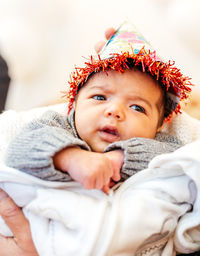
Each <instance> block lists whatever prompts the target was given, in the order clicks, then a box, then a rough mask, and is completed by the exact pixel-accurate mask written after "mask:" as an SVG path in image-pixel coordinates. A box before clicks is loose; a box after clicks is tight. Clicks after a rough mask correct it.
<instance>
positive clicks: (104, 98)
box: [92, 95, 106, 100]
mask: <svg viewBox="0 0 200 256" xmlns="http://www.w3.org/2000/svg"><path fill="white" fill-rule="evenodd" d="M92 98H93V99H95V100H106V97H105V96H103V95H94V96H93V97H92Z"/></svg>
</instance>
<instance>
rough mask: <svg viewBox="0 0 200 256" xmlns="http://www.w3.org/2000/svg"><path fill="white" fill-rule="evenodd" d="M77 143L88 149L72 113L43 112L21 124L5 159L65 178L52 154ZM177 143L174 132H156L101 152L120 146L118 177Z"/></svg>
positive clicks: (46, 177) (144, 165)
mask: <svg viewBox="0 0 200 256" xmlns="http://www.w3.org/2000/svg"><path fill="white" fill-rule="evenodd" d="M71 146H79V147H81V148H83V149H85V150H88V151H91V149H90V147H89V145H87V143H86V142H84V141H83V140H81V139H80V138H79V136H78V134H77V132H76V129H75V126H74V113H73V112H72V114H71V115H70V116H69V118H67V117H64V116H62V115H60V114H59V113H57V112H55V111H47V112H45V113H44V114H43V115H42V117H41V118H37V119H35V120H33V121H32V122H30V123H29V124H28V125H27V126H25V128H24V129H22V131H21V132H20V133H19V134H17V136H15V138H14V139H13V140H12V141H11V143H10V144H9V146H8V149H7V152H6V155H5V163H6V164H7V166H9V167H13V168H15V169H18V170H20V171H22V172H25V173H28V174H31V175H33V176H35V177H38V178H41V179H44V180H49V181H69V180H71V178H70V176H69V175H68V174H67V173H64V172H62V171H59V170H56V169H55V167H54V165H53V161H52V157H53V156H54V155H55V154H56V152H58V151H60V150H62V149H63V148H67V147H71ZM180 146H181V142H180V141H179V140H178V139H177V138H176V137H174V136H171V135H168V134H165V133H158V134H157V135H156V139H155V140H153V139H147V138H131V139H129V140H126V141H117V142H115V143H112V144H110V145H109V146H108V147H106V148H105V152H108V151H111V150H115V149H122V150H123V151H124V163H123V166H122V168H121V177H122V180H123V181H124V180H126V179H127V178H129V177H130V176H132V175H133V174H135V173H136V172H138V171H140V170H143V169H145V168H147V167H148V163H149V162H150V161H151V160H152V159H153V158H154V157H155V156H156V155H159V154H163V153H169V152H172V151H174V150H176V149H178V148H179V147H180Z"/></svg>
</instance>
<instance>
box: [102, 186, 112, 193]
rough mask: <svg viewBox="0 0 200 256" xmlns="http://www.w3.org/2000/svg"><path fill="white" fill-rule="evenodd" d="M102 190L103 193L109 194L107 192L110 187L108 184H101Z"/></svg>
mask: <svg viewBox="0 0 200 256" xmlns="http://www.w3.org/2000/svg"><path fill="white" fill-rule="evenodd" d="M102 191H103V192H104V193H105V194H107V195H108V194H109V192H110V188H109V186H108V185H104V186H103V188H102Z"/></svg>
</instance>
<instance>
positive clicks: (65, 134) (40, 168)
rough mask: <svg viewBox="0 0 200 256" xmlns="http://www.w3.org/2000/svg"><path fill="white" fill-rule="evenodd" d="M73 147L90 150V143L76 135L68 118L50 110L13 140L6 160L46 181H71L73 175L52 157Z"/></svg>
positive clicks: (7, 162) (8, 164)
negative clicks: (61, 167) (59, 167)
mask: <svg viewBox="0 0 200 256" xmlns="http://www.w3.org/2000/svg"><path fill="white" fill-rule="evenodd" d="M71 146H80V147H82V148H85V149H87V150H89V148H88V146H87V144H86V143H85V142H84V141H82V140H81V139H79V138H78V136H76V135H75V134H73V128H72V127H71V126H70V124H69V121H68V119H67V118H65V117H63V116H61V115H59V114H58V113H57V112H55V111H47V112H46V113H44V114H43V116H42V117H41V118H40V119H36V120H33V121H32V122H31V123H29V124H28V125H27V126H26V127H24V128H23V129H22V131H21V132H20V133H19V134H18V135H17V136H16V137H15V138H14V139H13V141H12V142H11V143H10V144H9V146H8V149H7V152H6V155H5V163H6V165H7V166H9V167H12V168H16V169H18V170H20V171H22V172H25V173H28V174H30V175H33V176H35V177H38V178H41V179H44V180H49V181H68V180H71V178H70V176H69V175H68V174H67V173H64V172H62V171H59V170H56V169H55V167H54V165H53V160H52V157H53V156H54V155H55V153H56V152H59V151H60V150H62V149H64V148H66V147H71Z"/></svg>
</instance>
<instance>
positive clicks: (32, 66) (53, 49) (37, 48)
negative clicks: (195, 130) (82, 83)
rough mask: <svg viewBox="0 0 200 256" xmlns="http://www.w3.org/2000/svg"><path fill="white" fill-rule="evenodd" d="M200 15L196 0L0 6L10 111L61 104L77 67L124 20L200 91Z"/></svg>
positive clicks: (49, 0) (6, 2) (2, 1)
mask: <svg viewBox="0 0 200 256" xmlns="http://www.w3.org/2000/svg"><path fill="white" fill-rule="evenodd" d="M199 13H200V2H199V1H198V0H190V1H188V0H137V1H136V0H123V1H121V0H109V1H108V0H101V1H96V0H84V1H83V0H56V1H55V0H0V53H1V54H2V56H3V57H4V58H5V59H6V61H7V63H8V66H9V72H10V76H11V78H12V82H11V85H10V89H9V94H8V98H7V102H6V108H7V109H10V108H12V109H16V110H25V109H29V108H32V107H36V106H41V105H46V104H49V103H54V102H57V101H59V99H60V98H61V95H62V94H61V91H63V90H66V88H67V80H68V78H69V73H70V72H71V71H72V70H73V67H74V65H75V64H76V65H77V66H78V65H81V64H82V63H83V61H84V58H83V57H82V56H85V57H88V56H89V55H90V54H92V53H94V51H93V46H94V44H95V42H97V41H98V40H99V39H102V38H103V37H104V31H105V29H106V28H107V27H110V26H114V27H118V26H119V24H120V23H121V22H123V20H125V19H129V20H130V21H132V22H133V23H134V24H135V25H136V26H137V27H138V29H139V30H140V31H141V32H142V33H143V34H144V36H145V37H146V38H147V40H149V41H150V42H151V44H152V45H153V46H154V48H155V49H156V50H157V51H158V52H159V53H160V55H161V56H163V57H164V58H165V59H166V60H168V59H172V60H175V61H176V65H177V66H178V67H179V68H180V69H181V71H182V72H183V73H184V74H186V75H188V76H190V77H192V78H193V79H192V82H193V83H195V84H197V87H196V89H195V90H199V88H200V87H199V85H200V76H199V66H200V16H199Z"/></svg>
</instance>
